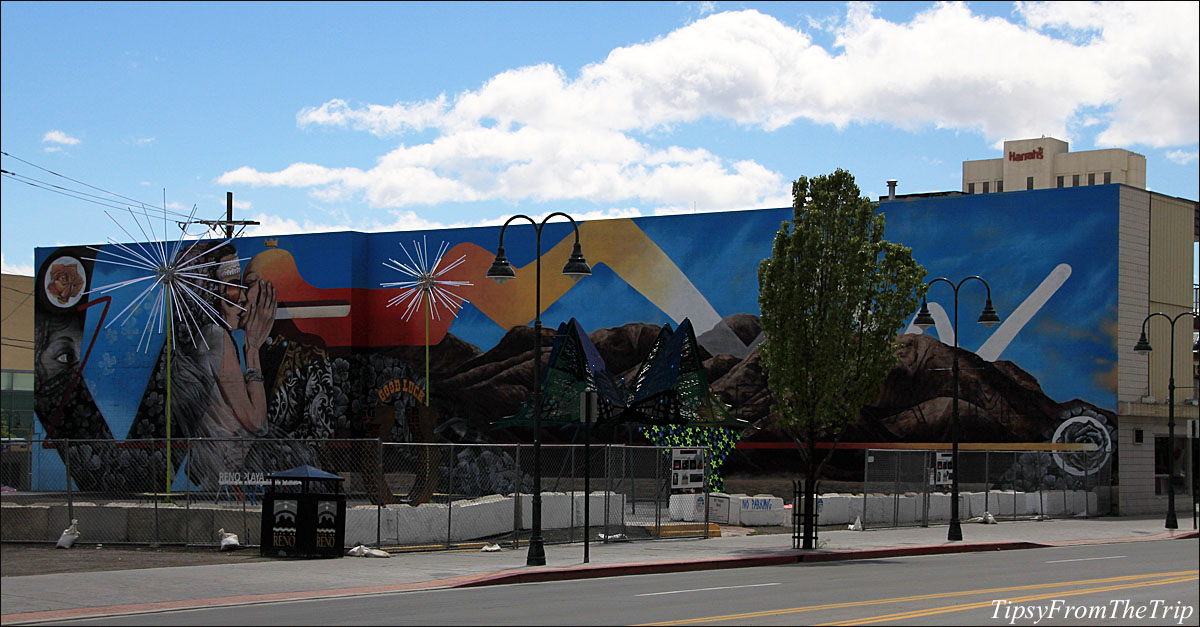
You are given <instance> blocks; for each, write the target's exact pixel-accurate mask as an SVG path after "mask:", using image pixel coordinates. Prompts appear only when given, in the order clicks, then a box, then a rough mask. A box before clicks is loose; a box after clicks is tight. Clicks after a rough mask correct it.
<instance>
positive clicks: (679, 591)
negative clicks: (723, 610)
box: [634, 583, 779, 597]
mask: <svg viewBox="0 0 1200 627" xmlns="http://www.w3.org/2000/svg"><path fill="white" fill-rule="evenodd" d="M778 585H779V584H778V583H752V584H746V585H744V586H720V587H717V588H695V589H692V590H668V591H667V592H647V593H645V594H635V595H634V596H639V597H653V596H658V595H660V594H683V593H685V592H709V591H712V590H734V589H736V588H761V587H763V586H778Z"/></svg>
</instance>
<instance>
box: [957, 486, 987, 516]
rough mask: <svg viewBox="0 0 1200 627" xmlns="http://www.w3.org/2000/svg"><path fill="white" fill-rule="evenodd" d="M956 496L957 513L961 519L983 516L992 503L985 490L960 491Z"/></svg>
mask: <svg viewBox="0 0 1200 627" xmlns="http://www.w3.org/2000/svg"><path fill="white" fill-rule="evenodd" d="M958 496H959V499H960V500H959V512H958V515H959V517H960V519H963V520H965V519H967V518H975V517H977V516H983V514H984V512H986V511H988V507H991V505H992V503H991V498H990V495H989V494H987V493H985V492H960V493H959V495H958ZM993 515H994V514H993Z"/></svg>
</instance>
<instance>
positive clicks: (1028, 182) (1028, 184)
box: [1025, 176, 1033, 189]
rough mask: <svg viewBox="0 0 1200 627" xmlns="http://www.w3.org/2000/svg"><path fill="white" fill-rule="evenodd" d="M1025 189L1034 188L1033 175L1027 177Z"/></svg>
mask: <svg viewBox="0 0 1200 627" xmlns="http://www.w3.org/2000/svg"><path fill="white" fill-rule="evenodd" d="M1025 189H1033V177H1032V176H1027V177H1025Z"/></svg>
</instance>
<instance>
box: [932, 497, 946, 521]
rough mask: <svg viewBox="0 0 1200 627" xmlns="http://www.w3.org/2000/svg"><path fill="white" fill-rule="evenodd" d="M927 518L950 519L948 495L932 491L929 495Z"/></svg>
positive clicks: (936, 519)
mask: <svg viewBox="0 0 1200 627" xmlns="http://www.w3.org/2000/svg"><path fill="white" fill-rule="evenodd" d="M929 520H930V521H945V520H950V495H949V494H944V493H942V492H934V493H933V494H930V495H929Z"/></svg>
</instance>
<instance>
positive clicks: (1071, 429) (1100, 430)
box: [1051, 413, 1112, 477]
mask: <svg viewBox="0 0 1200 627" xmlns="http://www.w3.org/2000/svg"><path fill="white" fill-rule="evenodd" d="M1051 441H1052V442H1054V443H1056V444H1086V443H1092V444H1095V445H1096V450H1094V451H1056V452H1055V453H1054V463H1055V464H1057V465H1058V467H1059V468H1062V469H1063V470H1065V471H1066V472H1068V473H1071V474H1072V475H1075V476H1078V477H1082V476H1084V475H1090V474H1094V473H1096V472H1097V471H1099V470H1100V469H1101V468H1103V467H1104V465H1105V464H1107V463H1108V458H1109V456H1110V455H1111V454H1112V438H1111V436H1110V435H1109V433H1108V426H1107V425H1106V424H1104V422H1102V419H1101V418H1099V417H1097V416H1093V415H1090V413H1088V414H1081V415H1077V416H1072V417H1071V418H1068V419H1066V420H1064V421H1063V422H1062V424H1060V425H1058V429H1057V430H1056V431H1055V432H1054V438H1053V439H1052V440H1051Z"/></svg>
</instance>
